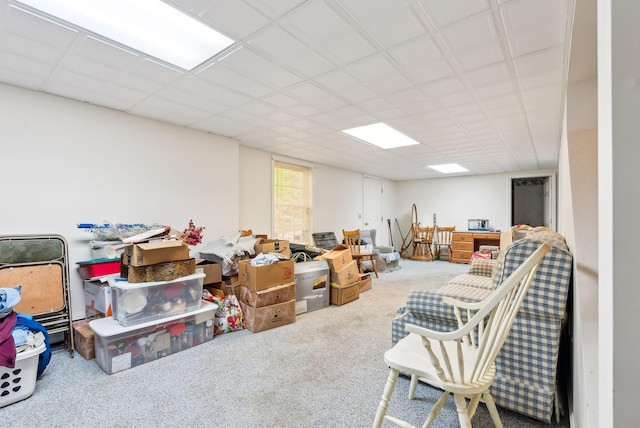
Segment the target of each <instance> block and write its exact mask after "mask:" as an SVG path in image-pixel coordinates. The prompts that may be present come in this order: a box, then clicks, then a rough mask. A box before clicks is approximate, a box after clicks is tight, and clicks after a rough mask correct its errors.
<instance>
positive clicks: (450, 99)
mask: <svg viewBox="0 0 640 428" xmlns="http://www.w3.org/2000/svg"><path fill="white" fill-rule="evenodd" d="M473 101H474V99H473V97H472V96H471V94H469V93H468V92H459V93H457V94H452V95H446V96H444V97H440V98H438V103H439V104H440V105H441V106H442V107H444V108H450V107H452V106H459V105H461V104H468V103H472V102H473Z"/></svg>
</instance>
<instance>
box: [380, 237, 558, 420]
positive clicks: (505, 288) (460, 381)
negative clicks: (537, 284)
mask: <svg viewBox="0 0 640 428" xmlns="http://www.w3.org/2000/svg"><path fill="white" fill-rule="evenodd" d="M550 249H551V246H550V245H548V244H542V245H541V246H540V247H539V248H538V249H537V250H536V251H535V252H534V253H533V254H531V256H529V257H528V258H527V259H526V260H525V261H524V262H523V263H522V264H521V265H520V266H519V267H518V268H517V269H516V270H515V271H514V272H513V273H512V274H511V275H510V276H509V277H508V278H507V279H506V280H504V281H503V282H502V284H501V285H499V286H498V287H497V288H496V289H495V290H494V291H493V292H492V293H491V295H489V297H487V298H486V299H485V300H484V301H482V302H475V303H467V302H462V301H459V300H456V299H453V298H450V297H444V298H443V301H444V302H446V303H447V304H450V305H451V306H453V311H454V313H455V316H456V319H457V320H458V329H457V330H455V331H451V332H439V331H434V330H429V329H426V328H422V327H418V326H416V325H412V324H408V325H407V326H406V329H407V331H408V332H409V335H408V336H406V337H405V338H403V339H401V340H400V341H399V342H398V343H396V345H395V346H394V347H393V348H391V349H390V350H388V351H387V352H386V353H385V354H384V361H385V362H386V363H387V364H388V365H389V368H390V372H389V377H388V379H387V383H386V386H385V388H384V392H383V394H382V399H381V400H380V404H379V405H378V411H377V413H376V417H375V420H374V422H373V427H374V428H379V427H381V426H382V422H383V420H387V421H390V422H392V423H394V424H395V425H398V426H403V427H409V426H411V425H410V424H409V423H407V422H406V421H403V420H401V419H398V418H395V417H392V416H389V415H387V414H386V413H387V408H388V404H389V399H390V398H391V395H392V393H393V389H394V388H395V384H396V380H397V379H398V375H399V374H400V373H401V372H402V373H406V374H408V375H411V383H410V385H409V399H413V397H414V394H415V391H416V386H417V384H418V380H420V381H423V382H426V383H427V384H429V385H431V386H434V387H436V388H439V389H442V390H444V393H443V395H442V397H440V399H439V400H438V401H437V402H436V404H435V405H434V407H433V409H432V410H431V412H430V413H429V416H428V417H427V420H426V422H425V423H424V425H423V427H428V426H429V425H430V424H431V423H432V422H433V421H434V419H435V418H436V416H437V415H438V413H439V412H440V409H442V407H443V405H444V404H445V402H446V400H447V397H448V396H449V394H453V398H454V401H455V403H456V407H457V410H458V420H459V422H460V426H461V427H464V428H470V427H471V418H472V417H473V415H474V414H475V412H476V409H477V407H478V404H479V402H480V401H481V400H482V401H483V402H484V403H485V404H486V406H487V408H488V410H489V413H490V415H491V419H492V420H493V423H494V424H495V426H496V427H502V423H501V421H500V416H499V414H498V409H497V408H496V405H495V402H494V401H493V398H492V396H491V394H490V393H489V387H491V384H492V383H493V379H494V377H495V372H496V367H495V362H494V361H495V359H496V356H497V355H498V353H499V352H500V349H501V348H502V345H503V344H504V341H505V340H506V338H507V336H508V334H509V330H510V329H511V326H512V324H513V321H514V319H515V317H516V314H517V313H518V310H519V309H520V306H521V305H522V302H523V300H524V298H525V295H526V293H527V291H528V290H529V287H530V286H531V282H532V280H533V277H534V276H535V273H536V270H537V269H538V265H539V263H540V261H541V260H542V258H543V257H544V255H545V254H546V253H547V252H548V251H549V250H550ZM523 339H524V340H526V338H523ZM466 398H469V399H470V400H469V403H468V404H467V401H466Z"/></svg>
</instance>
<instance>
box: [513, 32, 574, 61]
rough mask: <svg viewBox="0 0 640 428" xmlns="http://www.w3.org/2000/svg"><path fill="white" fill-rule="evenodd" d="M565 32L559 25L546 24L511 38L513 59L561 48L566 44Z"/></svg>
mask: <svg viewBox="0 0 640 428" xmlns="http://www.w3.org/2000/svg"><path fill="white" fill-rule="evenodd" d="M564 38H565V30H564V28H559V27H558V25H557V24H544V25H541V26H539V27H536V28H535V29H533V30H530V31H521V32H519V33H517V34H514V35H513V36H510V37H509V49H510V50H511V56H512V57H514V58H515V57H519V56H521V55H526V54H528V53H531V52H535V51H539V50H543V49H547V48H550V47H554V46H559V45H562V44H563V43H564Z"/></svg>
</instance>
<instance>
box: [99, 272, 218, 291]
mask: <svg viewBox="0 0 640 428" xmlns="http://www.w3.org/2000/svg"><path fill="white" fill-rule="evenodd" d="M205 276H206V275H205V274H204V272H196V273H192V274H191V275H188V276H183V277H180V278H176V279H172V280H171V281H154V282H136V283H130V282H129V281H127V280H126V279H124V278H120V277H112V278H109V285H110V286H112V287H115V288H119V289H121V290H134V289H136V288H146V287H153V286H156V285H168V284H174V283H176V282H179V281H191V280H194V279H204V277H205Z"/></svg>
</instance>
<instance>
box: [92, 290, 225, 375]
mask: <svg viewBox="0 0 640 428" xmlns="http://www.w3.org/2000/svg"><path fill="white" fill-rule="evenodd" d="M217 307H218V306H217V305H215V304H213V303H210V302H207V301H203V302H202V304H201V305H200V308H199V309H197V310H195V311H192V312H188V313H186V314H179V315H173V316H170V317H165V318H162V319H159V320H153V321H148V322H145V323H142V324H136V325H133V326H128V327H125V326H123V325H121V324H120V323H119V322H118V321H117V320H115V319H113V317H107V318H100V319H96V320H93V321H91V322H90V323H89V327H91V330H93V333H94V343H95V350H96V361H97V363H98V365H99V366H100V367H101V368H102V370H104V371H105V373H107V374H112V373H117V372H119V371H123V370H126V369H130V368H132V367H136V366H139V365H142V364H145V363H148V362H149V361H153V360H157V359H158V358H162V357H166V356H167V355H171V354H175V353H176V352H180V351H183V350H185V349H188V348H191V347H192V346H196V345H199V344H201V343H205V342H208V341H210V340H212V339H213V324H214V322H213V321H214V317H215V311H216V309H217Z"/></svg>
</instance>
